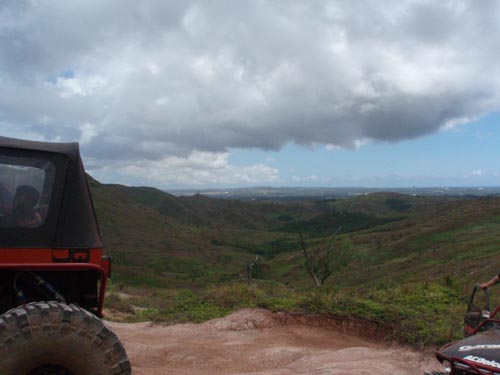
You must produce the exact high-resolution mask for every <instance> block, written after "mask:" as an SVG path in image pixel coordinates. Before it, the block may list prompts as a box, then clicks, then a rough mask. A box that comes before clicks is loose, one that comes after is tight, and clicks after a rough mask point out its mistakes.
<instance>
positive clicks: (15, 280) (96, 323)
mask: <svg viewBox="0 0 500 375" xmlns="http://www.w3.org/2000/svg"><path fill="white" fill-rule="evenodd" d="M110 274H111V262H110V258H109V257H108V256H106V255H103V252H102V243H101V239H100V235H99V229H98V226H97V221H96V216H95V211H94V207H93V204H92V199H91V196H90V191H89V187H88V184H87V178H86V175H85V172H84V169H83V164H82V161H81V158H80V153H79V149H78V144H76V143H45V142H32V141H22V140H17V139H10V138H4V137H0V314H2V315H1V316H0V374H2V375H55V374H58V375H63V374H64V375H71V374H72V375H91V374H95V375H97V374H100V375H103V374H117V375H118V374H120V375H124V374H130V373H131V369H130V363H129V361H128V358H127V355H126V353H125V350H124V348H123V346H122V345H121V343H120V341H119V340H118V338H117V337H116V335H115V334H114V333H113V332H111V331H110V330H109V329H108V328H107V327H106V326H105V325H104V324H103V322H102V320H101V319H99V318H100V317H102V308H103V303H104V294H105V291H106V281H107V280H108V277H110Z"/></svg>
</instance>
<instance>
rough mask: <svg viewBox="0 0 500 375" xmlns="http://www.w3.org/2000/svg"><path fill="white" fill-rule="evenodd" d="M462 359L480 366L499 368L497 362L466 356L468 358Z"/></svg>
mask: <svg viewBox="0 0 500 375" xmlns="http://www.w3.org/2000/svg"><path fill="white" fill-rule="evenodd" d="M464 359H465V360H467V361H471V362H474V363H479V364H481V365H486V366H491V367H496V368H500V363H498V362H497V361H491V360H489V359H486V358H481V357H477V356H475V355H468V356H466V357H464Z"/></svg>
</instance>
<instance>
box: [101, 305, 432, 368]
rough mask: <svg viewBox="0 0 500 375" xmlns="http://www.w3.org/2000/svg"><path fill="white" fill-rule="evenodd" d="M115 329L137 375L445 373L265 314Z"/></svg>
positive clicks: (428, 362) (392, 351) (364, 342)
mask: <svg viewBox="0 0 500 375" xmlns="http://www.w3.org/2000/svg"><path fill="white" fill-rule="evenodd" d="M109 325H110V326H111V328H112V329H113V330H114V331H115V332H116V333H117V334H118V335H119V336H120V338H121V339H122V341H123V342H124V344H125V347H126V349H127V352H128V355H129V357H130V360H131V362H132V367H133V374H134V375H160V374H161V375H174V374H175V375H229V374H235V375H236V374H239V375H243V374H244V375H256V374H260V375H306V374H307V375H422V374H423V373H424V371H430V370H437V369H438V368H439V364H438V363H437V361H436V360H435V359H434V358H433V357H432V355H430V354H425V355H424V354H421V353H418V352H416V351H412V350H410V349H408V348H403V347H400V346H390V347H388V346H387V345H386V344H383V343H380V342H379V343H377V342H376V341H375V340H370V339H362V338H360V337H356V336H353V335H347V334H344V333H340V332H337V331H335V330H331V329H325V328H324V327H319V326H309V325H304V324H296V323H290V322H288V323H287V324H283V321H282V320H279V319H276V314H272V313H271V312H269V311H267V310H261V309H245V310H240V311H237V312H235V313H233V314H232V315H230V316H228V317H226V318H222V319H216V320H211V321H208V322H205V323H202V324H178V325H173V326H161V325H155V324H152V323H134V324H126V323H109ZM367 333H368V334H370V332H369V331H367Z"/></svg>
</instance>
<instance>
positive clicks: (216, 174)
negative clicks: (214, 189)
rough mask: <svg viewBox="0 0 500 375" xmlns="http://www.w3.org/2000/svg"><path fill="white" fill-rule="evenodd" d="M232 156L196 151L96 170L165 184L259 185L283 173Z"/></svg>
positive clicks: (127, 178)
mask: <svg viewBox="0 0 500 375" xmlns="http://www.w3.org/2000/svg"><path fill="white" fill-rule="evenodd" d="M228 157H229V154H228V153H208V152H194V153H193V154H191V155H190V156H189V157H177V156H170V157H167V158H164V159H161V160H157V161H142V162H133V161H123V162H122V163H121V165H119V166H118V167H116V168H114V170H113V171H110V170H109V168H108V167H104V168H98V169H95V170H93V172H94V174H95V175H96V176H98V177H100V176H102V177H103V178H105V177H104V176H106V174H108V173H110V172H112V173H113V174H114V176H115V177H117V178H119V179H121V180H129V181H134V182H135V183H136V184H139V185H148V184H154V185H157V186H158V185H159V186H162V187H172V186H202V185H221V184H222V185H234V184H237V185H258V184H267V183H275V182H279V181H280V173H279V170H278V169H276V168H271V167H269V166H267V165H264V164H254V165H246V166H239V165H232V164H230V163H229V161H228Z"/></svg>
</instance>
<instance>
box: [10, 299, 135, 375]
mask: <svg viewBox="0 0 500 375" xmlns="http://www.w3.org/2000/svg"><path fill="white" fill-rule="evenodd" d="M0 374H1V375H53V374H54V375H55V374H57V375H60V374H63V375H108V374H109V375H130V374H131V369H130V362H129V360H128V358H127V354H126V353H125V350H124V349H123V346H122V344H121V343H120V341H119V340H118V338H117V337H116V335H115V334H114V333H113V332H112V331H111V330H109V329H108V328H107V327H106V326H105V325H104V324H103V322H102V321H101V320H100V319H99V318H97V317H96V316H94V315H93V314H91V313H90V312H88V311H86V310H84V309H82V308H80V307H78V306H75V305H67V304H65V303H58V302H33V303H30V304H27V305H24V306H20V307H17V308H14V309H12V310H9V311H8V312H6V313H5V314H3V315H2V316H0Z"/></svg>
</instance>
